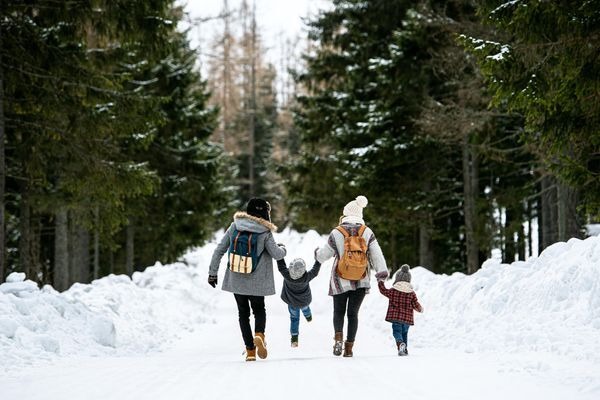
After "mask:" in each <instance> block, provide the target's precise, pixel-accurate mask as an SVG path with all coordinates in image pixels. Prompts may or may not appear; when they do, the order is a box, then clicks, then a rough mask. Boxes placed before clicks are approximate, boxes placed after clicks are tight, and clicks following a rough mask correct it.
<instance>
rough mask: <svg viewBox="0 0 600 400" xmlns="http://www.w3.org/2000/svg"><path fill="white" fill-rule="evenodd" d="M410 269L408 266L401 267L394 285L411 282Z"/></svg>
mask: <svg viewBox="0 0 600 400" xmlns="http://www.w3.org/2000/svg"><path fill="white" fill-rule="evenodd" d="M411 278H412V277H411V276H410V267H409V266H408V265H407V264H404V265H402V266H401V267H400V269H399V270H398V272H396V279H394V283H396V282H410V280H411Z"/></svg>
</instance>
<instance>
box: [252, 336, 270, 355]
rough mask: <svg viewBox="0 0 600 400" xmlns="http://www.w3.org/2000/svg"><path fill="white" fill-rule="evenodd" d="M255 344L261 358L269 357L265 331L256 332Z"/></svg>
mask: <svg viewBox="0 0 600 400" xmlns="http://www.w3.org/2000/svg"><path fill="white" fill-rule="evenodd" d="M254 345H255V346H256V354H258V356H259V357H260V358H267V342H266V341H265V334H264V333H262V332H256V333H255V334H254Z"/></svg>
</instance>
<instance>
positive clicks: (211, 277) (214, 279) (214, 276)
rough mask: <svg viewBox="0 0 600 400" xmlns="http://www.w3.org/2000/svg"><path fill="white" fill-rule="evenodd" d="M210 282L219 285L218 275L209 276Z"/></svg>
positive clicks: (211, 284)
mask: <svg viewBox="0 0 600 400" xmlns="http://www.w3.org/2000/svg"><path fill="white" fill-rule="evenodd" d="M208 284H209V285H210V286H212V287H215V286H217V276H216V275H209V276H208Z"/></svg>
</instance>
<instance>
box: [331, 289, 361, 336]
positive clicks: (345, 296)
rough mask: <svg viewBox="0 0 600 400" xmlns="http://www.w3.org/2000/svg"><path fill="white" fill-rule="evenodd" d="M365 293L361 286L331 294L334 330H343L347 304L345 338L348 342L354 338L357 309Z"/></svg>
mask: <svg viewBox="0 0 600 400" xmlns="http://www.w3.org/2000/svg"><path fill="white" fill-rule="evenodd" d="M366 294H367V290H366V289H364V288H361V289H356V290H350V291H348V292H345V293H342V294H336V295H335V296H333V329H334V330H335V331H336V332H343V331H344V315H345V314H346V305H347V309H348V335H347V336H346V340H347V341H348V342H354V339H355V338H356V331H357V330H358V310H359V309H360V305H361V304H362V301H363V299H364V298H365V295H366Z"/></svg>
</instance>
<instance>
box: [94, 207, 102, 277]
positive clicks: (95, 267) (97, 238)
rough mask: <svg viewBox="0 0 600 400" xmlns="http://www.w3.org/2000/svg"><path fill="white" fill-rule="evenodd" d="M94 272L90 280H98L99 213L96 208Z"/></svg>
mask: <svg viewBox="0 0 600 400" xmlns="http://www.w3.org/2000/svg"><path fill="white" fill-rule="evenodd" d="M94 219H95V221H94V225H95V229H94V271H93V274H92V279H98V278H99V277H100V228H99V223H100V212H99V210H98V208H96V211H95V212H94Z"/></svg>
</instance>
